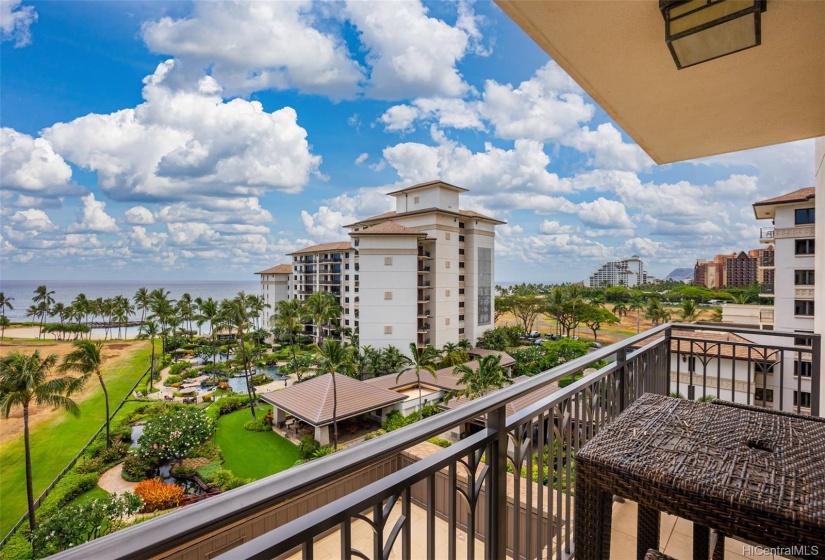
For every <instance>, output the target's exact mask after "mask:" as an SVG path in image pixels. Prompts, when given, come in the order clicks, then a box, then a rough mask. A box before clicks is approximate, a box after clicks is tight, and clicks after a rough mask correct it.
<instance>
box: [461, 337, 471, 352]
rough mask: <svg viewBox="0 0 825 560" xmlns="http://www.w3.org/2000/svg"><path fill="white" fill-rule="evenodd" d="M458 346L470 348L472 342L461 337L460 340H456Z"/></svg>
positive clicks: (463, 348)
mask: <svg viewBox="0 0 825 560" xmlns="http://www.w3.org/2000/svg"><path fill="white" fill-rule="evenodd" d="M458 347H459V348H461V349H462V350H472V349H473V343H472V342H470V341H469V340H468V339H466V338H462V339H461V340H459V341H458Z"/></svg>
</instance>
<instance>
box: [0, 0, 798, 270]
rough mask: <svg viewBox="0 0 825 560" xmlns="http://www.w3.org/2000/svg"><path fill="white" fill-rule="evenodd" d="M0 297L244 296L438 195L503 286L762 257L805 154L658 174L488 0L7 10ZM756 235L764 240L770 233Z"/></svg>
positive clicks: (759, 156) (1, 48)
mask: <svg viewBox="0 0 825 560" xmlns="http://www.w3.org/2000/svg"><path fill="white" fill-rule="evenodd" d="M0 32H2V43H0V126H2V133H0V204H2V210H0V220H2V226H1V227H0V235H1V236H2V237H1V238H0V249H1V251H0V267H2V277H3V278H5V279H36V280H40V279H42V280H48V279H50V278H59V279H70V280H83V279H89V278H93V279H95V280H105V279H110V278H112V279H124V278H128V279H136V280H154V279H157V280H163V279H170V280H171V279H177V280H186V279H244V280H246V279H249V278H251V277H252V273H253V272H254V271H256V270H260V269H263V268H267V267H269V266H272V265H274V264H278V263H279V262H284V261H285V254H286V253H288V252H290V251H292V250H295V249H297V248H300V247H302V246H306V245H309V244H313V243H320V242H327V241H334V240H339V239H345V238H346V235H345V232H344V230H343V229H342V227H341V226H342V225H344V224H347V223H351V222H352V221H354V220H355V219H357V218H361V217H365V216H368V215H373V214H376V213H380V212H383V211H385V210H388V209H390V199H389V198H388V197H386V196H385V194H384V193H386V192H389V191H391V190H394V189H397V188H399V187H403V186H406V185H410V184H413V183H416V182H420V181H426V180H431V179H436V178H440V179H443V180H445V181H448V182H451V183H454V184H457V185H459V186H463V187H465V188H468V189H470V192H469V193H467V194H466V195H463V197H462V205H463V206H465V207H466V208H470V209H474V210H477V211H480V212H484V213H488V214H490V215H493V216H495V217H497V218H499V219H502V220H506V221H507V222H508V224H507V225H506V226H501V227H499V228H498V234H497V242H496V249H497V250H496V280H497V281H499V282H520V281H533V282H548V283H550V282H564V281H579V280H583V279H585V278H586V277H587V276H588V274H590V273H591V272H592V271H593V270H595V269H596V268H598V266H599V264H600V263H601V262H603V261H605V260H608V259H612V258H622V257H627V256H630V255H631V254H638V255H640V256H642V258H643V259H644V260H645V261H646V262H647V263H648V268H649V270H650V272H652V273H653V274H655V275H661V276H664V275H665V274H667V273H668V272H669V271H670V270H672V269H673V268H675V267H678V266H692V265H693V263H694V262H695V260H696V259H697V258H709V257H712V256H713V255H714V254H716V253H718V252H729V251H733V250H739V249H750V248H755V247H757V246H758V227H759V224H758V223H757V222H756V221H755V220H754V219H753V212H752V210H751V206H750V205H751V203H752V202H754V201H756V200H759V199H761V198H766V197H770V196H775V195H777V194H779V193H782V192H786V191H789V190H793V189H797V188H801V187H804V186H810V185H811V184H812V182H813V166H812V163H811V162H812V161H813V157H812V156H813V144H812V142H811V141H803V142H796V143H792V144H784V145H779V146H774V147H769V148H761V149H757V150H750V151H746V152H739V153H735V154H726V155H723V156H717V157H713V158H706V159H704V160H699V161H692V162H683V163H677V164H670V165H665V166H657V165H655V164H654V163H653V162H652V161H651V160H650V159H649V158H648V157H647V155H646V154H644V152H643V151H642V150H641V149H640V148H639V147H638V146H637V145H636V144H635V143H634V142H633V141H632V140H631V139H630V138H629V137H627V135H625V134H624V133H623V132H622V131H621V130H620V129H619V128H618V126H617V125H616V124H615V123H613V122H612V121H611V119H609V118H608V117H607V115H606V114H605V113H604V111H602V110H601V109H600V108H599V107H598V106H597V105H596V104H595V103H594V102H593V100H592V99H590V98H589V97H588V96H587V95H586V94H584V92H583V91H582V90H581V89H580V88H579V87H578V86H577V85H576V84H575V82H573V81H572V79H570V78H569V77H568V76H567V75H566V74H565V73H564V72H563V71H562V70H561V69H560V68H559V67H558V66H557V65H556V64H555V63H554V62H553V61H552V60H551V59H550V58H549V56H548V55H547V54H546V53H544V52H543V51H542V50H541V49H539V48H538V47H537V46H536V45H535V44H534V43H533V42H532V41H531V40H530V39H529V38H528V37H527V36H526V35H525V34H524V33H523V32H522V31H521V30H520V29H519V28H518V27H517V26H516V25H515V24H514V23H512V22H511V21H510V20H509V19H508V18H507V17H506V16H505V15H504V14H503V13H502V12H501V11H500V10H499V9H498V8H497V7H496V6H495V5H494V4H492V3H487V2H475V3H472V2H468V1H458V2H434V3H429V2H425V3H423V4H422V3H421V2H419V1H410V2H316V3H314V2H309V1H291V2H183V1H175V2H163V1H150V2H128V1H118V2H102V1H101V2H71V1H61V2H21V1H20V0H0ZM763 225H764V224H763Z"/></svg>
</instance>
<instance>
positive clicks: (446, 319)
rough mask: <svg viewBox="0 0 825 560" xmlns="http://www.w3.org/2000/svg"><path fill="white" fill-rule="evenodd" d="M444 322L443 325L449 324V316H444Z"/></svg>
mask: <svg viewBox="0 0 825 560" xmlns="http://www.w3.org/2000/svg"><path fill="white" fill-rule="evenodd" d="M444 324H445V325H449V324H450V318H449V317H444Z"/></svg>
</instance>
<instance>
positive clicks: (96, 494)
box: [67, 486, 109, 506]
mask: <svg viewBox="0 0 825 560" xmlns="http://www.w3.org/2000/svg"><path fill="white" fill-rule="evenodd" d="M108 495H109V493H108V492H107V491H106V490H104V489H103V488H101V487H100V486H95V487H94V488H92V489H91V490H88V491H86V492H83V493H82V494H81V495H80V496H78V497H77V498H75V499H74V500H72V501H71V502H69V503H68V504H67V505H69V506H79V505H80V504H85V503H86V502H88V501H89V500H94V499H95V498H105V497H107V496H108Z"/></svg>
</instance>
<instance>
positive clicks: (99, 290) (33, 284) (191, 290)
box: [0, 280, 261, 321]
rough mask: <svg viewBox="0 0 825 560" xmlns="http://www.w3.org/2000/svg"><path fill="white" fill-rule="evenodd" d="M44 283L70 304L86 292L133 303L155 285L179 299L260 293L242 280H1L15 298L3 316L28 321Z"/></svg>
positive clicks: (91, 296) (92, 296)
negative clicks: (142, 290) (137, 295)
mask: <svg viewBox="0 0 825 560" xmlns="http://www.w3.org/2000/svg"><path fill="white" fill-rule="evenodd" d="M43 284H45V285H46V287H47V288H48V289H49V290H50V291H54V295H53V296H52V297H53V298H54V300H55V301H56V302H62V303H63V304H65V305H69V304H70V303H72V300H74V298H75V297H77V294H80V293H83V294H86V297H87V298H89V299H97V298H103V299H106V298H111V297H114V296H119V295H122V296H124V297H128V298H129V301H132V303H134V297H135V292H137V290H138V289H139V288H142V287H145V288H146V289H147V290H149V291H151V290H154V289H156V288H165V289H166V290H168V291H169V292H171V294H170V296H169V297H170V298H172V299H178V298H179V297H180V296H181V295H182V294H185V293H188V294H189V295H191V296H192V299H195V298H197V297H200V298H203V299H206V298H208V297H211V298H212V299H215V300H218V301H220V300H222V299H227V298H232V297H235V295H236V294H237V293H238V292H240V291H244V292H246V293H247V294H260V292H261V285H260V283H258V282H254V281H252V282H249V281H246V282H242V281H212V282H207V281H204V282H122V281H121V282H117V281H111V282H100V281H96V282H80V281H75V282H42V281H40V282H39V281H36V280H0V292H3V293H4V294H5V296H6V297H7V298H10V297H11V298H14V301H12V302H11V303H12V305H13V306H14V309H8V308H6V317H8V318H9V319H10V320H11V321H31V320H32V319H30V318H27V317H26V309H28V308H29V306H30V305H31V304H32V297H33V296H34V290H35V288H37V287H38V286H41V285H43Z"/></svg>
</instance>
